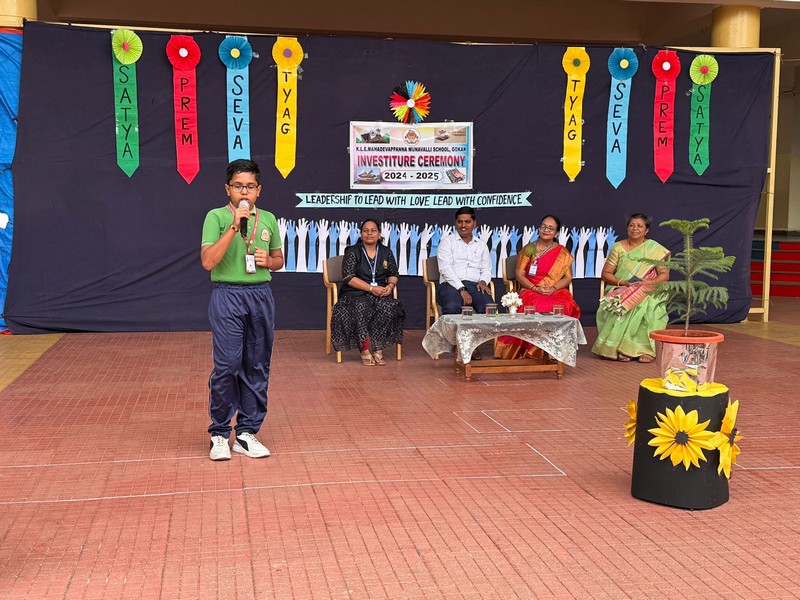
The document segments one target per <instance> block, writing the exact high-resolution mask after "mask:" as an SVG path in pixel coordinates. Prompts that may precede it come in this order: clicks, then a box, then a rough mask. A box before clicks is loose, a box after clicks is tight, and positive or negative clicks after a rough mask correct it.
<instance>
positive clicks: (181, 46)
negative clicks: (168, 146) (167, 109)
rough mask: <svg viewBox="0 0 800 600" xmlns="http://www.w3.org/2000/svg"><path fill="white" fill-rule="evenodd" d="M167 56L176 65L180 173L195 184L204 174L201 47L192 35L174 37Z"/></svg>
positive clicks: (174, 94)
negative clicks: (199, 92)
mask: <svg viewBox="0 0 800 600" xmlns="http://www.w3.org/2000/svg"><path fill="white" fill-rule="evenodd" d="M167 57H168V58H169V61H170V62H171V63H172V101H173V108H174V115H175V152H176V157H177V165H178V173H180V174H181V176H182V177H183V178H184V179H185V180H186V183H191V182H192V180H193V179H194V178H195V176H196V175H197V174H198V173H199V172H200V148H199V145H198V139H197V75H196V71H195V67H196V66H197V64H198V63H199V62H200V47H199V46H198V45H197V42H195V41H194V39H192V38H191V37H189V36H188V35H173V36H172V37H171V38H170V40H169V42H168V43H167Z"/></svg>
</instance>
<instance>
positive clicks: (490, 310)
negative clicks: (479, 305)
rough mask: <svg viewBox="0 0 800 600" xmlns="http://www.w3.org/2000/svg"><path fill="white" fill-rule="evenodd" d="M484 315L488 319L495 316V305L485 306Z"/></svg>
mask: <svg viewBox="0 0 800 600" xmlns="http://www.w3.org/2000/svg"><path fill="white" fill-rule="evenodd" d="M486 314H487V315H489V316H490V317H496V316H497V304H487V305H486Z"/></svg>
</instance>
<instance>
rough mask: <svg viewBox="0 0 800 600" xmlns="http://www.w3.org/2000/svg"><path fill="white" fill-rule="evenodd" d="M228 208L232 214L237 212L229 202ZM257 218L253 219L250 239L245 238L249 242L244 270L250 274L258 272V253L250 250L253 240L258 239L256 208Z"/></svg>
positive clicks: (246, 242) (245, 241)
mask: <svg viewBox="0 0 800 600" xmlns="http://www.w3.org/2000/svg"><path fill="white" fill-rule="evenodd" d="M228 210H229V211H231V214H235V213H234V210H233V207H232V206H231V205H230V204H228ZM255 214H256V218H255V219H253V227H252V230H251V232H250V239H249V240H248V239H247V238H244V243H245V244H247V251H246V252H245V254H244V271H245V273H247V274H248V275H253V274H255V272H256V255H255V253H253V252H250V250H251V248H252V247H253V242H255V240H256V231H258V210H256V213H255Z"/></svg>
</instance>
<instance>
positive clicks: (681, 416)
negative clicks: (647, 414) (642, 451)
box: [647, 405, 716, 471]
mask: <svg viewBox="0 0 800 600" xmlns="http://www.w3.org/2000/svg"><path fill="white" fill-rule="evenodd" d="M666 412H667V414H666V415H664V414H662V413H658V416H657V417H656V424H657V425H658V427H656V428H654V429H648V430H647V431H649V432H650V433H652V434H653V439H652V440H650V441H649V442H647V445H648V446H655V447H656V451H655V452H654V453H653V456H659V455H660V456H661V460H664V459H665V458H667V457H669V458H670V460H671V461H672V466H673V467H674V466H677V465H678V464H680V463H683V466H684V467H685V468H686V470H687V471H688V470H689V465H694V466H695V467H699V466H700V462H699V461H701V460H706V456H705V454H703V450H714V449H715V448H716V447H715V446H714V442H713V439H714V436H715V435H716V434H715V432H713V431H708V430H707V429H706V427H707V426H708V424H709V423H710V422H711V421H710V420H709V421H704V422H703V423H698V422H697V419H698V413H697V411H696V410H693V411H691V412H690V413H689V414H688V415H687V414H686V413H685V412H684V411H683V407H682V406H680V405H678V406H677V407H676V408H675V410H674V411H672V410H670V409H669V408H668V409H667V411H666Z"/></svg>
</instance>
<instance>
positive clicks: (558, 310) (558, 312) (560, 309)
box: [553, 304, 564, 315]
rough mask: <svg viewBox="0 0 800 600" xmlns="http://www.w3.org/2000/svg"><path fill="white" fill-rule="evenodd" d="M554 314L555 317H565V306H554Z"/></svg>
mask: <svg viewBox="0 0 800 600" xmlns="http://www.w3.org/2000/svg"><path fill="white" fill-rule="evenodd" d="M553 314H554V315H563V314H564V305H563V304H554V305H553Z"/></svg>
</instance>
